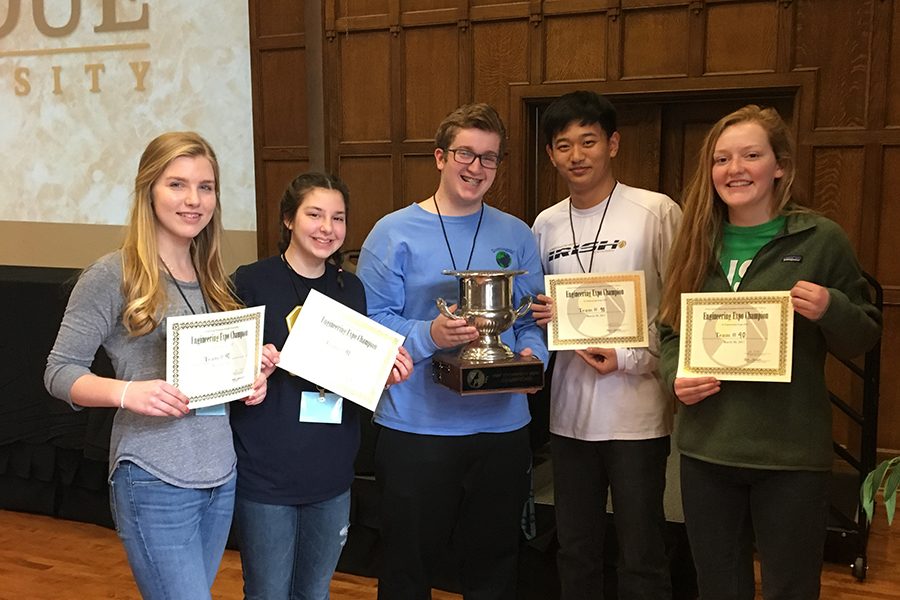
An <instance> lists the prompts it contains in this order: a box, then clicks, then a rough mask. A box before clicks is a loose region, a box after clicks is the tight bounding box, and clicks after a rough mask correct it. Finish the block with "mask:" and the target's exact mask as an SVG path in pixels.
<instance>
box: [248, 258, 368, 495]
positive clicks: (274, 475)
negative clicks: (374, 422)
mask: <svg viewBox="0 0 900 600" xmlns="http://www.w3.org/2000/svg"><path fill="white" fill-rule="evenodd" d="M342 277H343V281H344V286H343V288H342V287H340V286H339V285H338V282H337V269H336V268H335V267H334V266H333V265H331V264H328V265H327V267H326V271H325V274H324V275H323V276H322V277H320V278H318V279H306V278H303V277H300V276H299V275H297V274H295V273H294V272H292V271H291V270H290V269H289V268H288V266H287V265H286V264H285V263H284V261H282V259H281V257H280V256H273V257H271V258H266V259H263V260H260V261H258V262H256V263H253V264H252V265H245V266H243V267H240V268H239V269H238V270H237V272H236V273H235V286H236V288H237V293H238V296H239V297H240V298H241V300H242V301H243V302H244V303H245V304H246V305H247V306H259V305H261V304H264V305H265V306H266V320H265V331H264V334H263V340H264V343H267V344H274V345H275V347H276V348H278V349H279V350H281V348H282V347H283V346H284V342H285V340H286V339H287V335H288V329H287V323H286V322H285V317H286V316H287V314H288V313H289V312H290V311H291V310H293V309H294V307H295V306H297V305H298V304H302V303H303V302H305V301H306V296H307V295H308V294H309V289H310V287H312V288H314V289H316V290H317V291H319V292H322V293H323V294H326V295H327V296H329V297H330V298H333V299H334V300H337V301H338V302H340V303H342V304H344V305H346V306H349V307H350V308H352V309H354V310H356V311H358V312H360V313H362V314H366V296H365V292H364V290H363V286H362V283H360V281H359V279H357V278H356V276H355V275H353V274H352V273H347V272H344V273H343V274H342ZM298 296H299V297H298ZM309 343H311V344H314V343H315V340H310V341H309ZM347 376H348V377H352V376H353V374H352V373H348V374H347ZM315 390H316V386H315V385H314V384H312V383H310V382H309V381H306V380H305V379H301V378H299V377H295V376H293V375H291V374H289V373H288V372H287V371H284V370H282V369H276V370H275V372H274V373H273V374H272V375H271V377H269V382H268V391H267V394H266V399H265V401H264V402H263V403H262V404H260V405H258V406H245V405H243V404H241V403H239V402H235V403H234V404H233V405H232V409H231V426H232V430H233V431H234V446H235V452H236V453H237V461H238V483H237V494H238V495H239V496H241V497H242V498H245V499H247V500H250V501H252V502H261V503H264V504H279V505H297V504H307V503H312V502H320V501H322V500H327V499H330V498H333V497H335V496H337V495H339V494H342V493H343V492H345V491H347V490H348V489H349V488H350V484H351V483H352V481H353V461H354V459H355V458H356V453H357V450H358V449H359V415H358V411H363V412H366V411H364V409H361V408H359V407H357V406H356V405H355V404H353V403H352V402H350V401H349V400H345V401H344V403H343V420H342V422H341V423H340V424H339V425H338V424H323V423H300V422H299V420H298V418H299V415H300V394H301V392H303V391H315Z"/></svg>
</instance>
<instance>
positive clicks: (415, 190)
mask: <svg viewBox="0 0 900 600" xmlns="http://www.w3.org/2000/svg"><path fill="white" fill-rule="evenodd" d="M438 183H440V174H439V171H438V170H437V166H435V162H434V155H433V154H429V155H427V156H420V155H405V156H404V157H403V181H402V185H403V192H402V194H401V195H400V196H397V197H395V198H394V208H403V207H404V206H406V205H408V204H412V203H413V202H419V201H421V200H424V199H425V198H428V197H430V196H431V195H432V194H433V193H434V192H435V191H436V190H437V187H438Z"/></svg>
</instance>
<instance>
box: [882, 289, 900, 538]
mask: <svg viewBox="0 0 900 600" xmlns="http://www.w3.org/2000/svg"><path fill="white" fill-rule="evenodd" d="M894 281H895V282H896V280H894ZM883 326H884V331H885V332H887V333H885V335H884V336H883V339H882V342H881V403H880V405H879V407H878V423H879V427H878V447H879V448H885V449H888V448H890V449H891V450H890V453H891V454H892V455H896V454H897V452H898V451H900V426H898V424H900V402H898V401H897V390H900V369H898V368H897V365H900V346H898V345H897V344H896V343H895V340H896V339H897V337H896V332H898V331H900V308H898V307H897V305H896V303H895V304H894V305H892V306H887V307H885V310H884V324H883ZM891 332H894V334H893V335H892V334H891ZM895 527H896V526H895Z"/></svg>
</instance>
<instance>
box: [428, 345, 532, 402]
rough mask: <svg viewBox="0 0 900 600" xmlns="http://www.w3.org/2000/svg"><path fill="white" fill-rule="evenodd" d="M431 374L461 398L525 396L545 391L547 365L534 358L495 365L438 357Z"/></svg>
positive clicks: (521, 357)
mask: <svg viewBox="0 0 900 600" xmlns="http://www.w3.org/2000/svg"><path fill="white" fill-rule="evenodd" d="M431 374H432V378H433V379H434V381H435V383H440V384H441V385H444V386H446V387H448V388H450V389H451V390H454V391H455V392H457V393H459V394H460V395H461V396H471V395H475V394H495V393H501V392H524V391H526V390H534V389H538V388H542V387H544V363H542V362H541V361H540V360H539V359H537V358H535V357H534V356H519V355H516V356H514V357H513V358H506V359H501V360H498V361H495V362H471V361H463V360H461V359H460V358H459V357H458V356H457V355H456V354H452V353H442V354H435V355H434V356H433V357H432V359H431Z"/></svg>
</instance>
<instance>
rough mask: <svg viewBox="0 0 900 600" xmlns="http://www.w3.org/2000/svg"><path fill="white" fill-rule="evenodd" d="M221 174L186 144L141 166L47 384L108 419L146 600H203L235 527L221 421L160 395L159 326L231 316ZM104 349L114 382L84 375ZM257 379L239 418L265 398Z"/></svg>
mask: <svg viewBox="0 0 900 600" xmlns="http://www.w3.org/2000/svg"><path fill="white" fill-rule="evenodd" d="M221 212H222V209H221V205H220V203H219V168H218V162H217V160H216V156H215V153H214V152H213V150H212V148H211V147H210V146H209V144H208V143H207V142H206V140H204V139H203V138H202V137H200V136H199V135H197V134H196V133H191V132H172V133H166V134H163V135H161V136H159V137H157V138H156V139H154V140H153V141H152V142H150V144H149V145H148V146H147V148H146V150H145V151H144V153H143V155H142V156H141V160H140V165H139V168H138V174H137V177H136V178H135V189H134V202H133V204H132V207H131V212H130V216H129V221H128V225H127V227H126V236H125V242H124V244H123V246H122V248H121V249H119V250H117V251H116V252H113V253H111V254H108V255H107V256H104V257H103V258H101V259H100V260H98V261H97V262H96V263H94V264H93V265H91V266H90V267H88V268H87V269H86V270H85V271H84V273H83V274H82V275H81V277H80V278H79V280H78V283H77V284H76V285H75V288H74V289H73V291H72V295H71V297H70V299H69V304H68V306H67V308H66V312H65V315H64V316H63V321H62V324H61V325H60V330H59V334H58V336H57V339H56V343H55V344H54V347H53V350H52V351H51V353H50V356H49V358H48V360H47V370H46V373H45V375H44V382H45V385H46V386H47V389H48V390H49V391H50V393H51V394H53V395H54V396H56V397H58V398H61V399H63V400H65V401H66V402H68V403H69V404H70V405H71V406H72V408H74V409H76V410H80V409H81V408H82V407H114V408H118V409H119V410H118V412H117V413H116V416H115V420H114V422H113V429H112V436H111V439H110V458H109V464H110V476H109V482H110V504H111V508H112V513H113V519H114V520H115V522H116V529H117V531H118V534H119V537H120V538H121V539H122V541H123V543H124V545H125V550H126V552H127V554H128V561H129V563H130V565H131V569H132V572H133V574H134V577H135V580H136V581H137V585H138V588H139V589H140V592H141V595H142V596H143V597H144V598H145V599H156V598H166V599H168V600H172V599H182V598H183V599H185V600H188V599H190V600H198V599H203V598H210V592H209V590H210V587H211V585H212V582H213V579H214V577H215V575H216V572H217V571H218V568H219V562H220V561H221V558H222V553H223V552H224V550H225V542H226V540H227V538H228V532H229V529H230V527H231V515H232V511H233V506H234V486H235V454H234V448H233V445H232V436H231V429H230V427H229V424H228V416H227V414H225V413H223V414H219V415H212V414H208V415H203V414H197V413H198V411H191V410H189V409H188V405H187V404H188V398H187V396H185V395H184V394H183V393H182V392H181V391H179V390H178V389H177V388H175V387H173V386H172V385H170V384H168V383H166V381H165V364H166V341H165V320H166V318H167V317H169V316H178V315H186V314H199V313H204V312H216V311H224V310H230V309H234V308H239V304H238V302H237V301H236V300H235V298H234V296H233V295H232V292H231V288H230V284H229V282H228V278H227V277H226V275H225V271H224V268H223V266H222V261H221V256H220V248H219V246H220V239H221V235H222V219H221ZM100 346H102V347H103V348H104V350H106V353H107V354H108V355H109V357H110V359H111V360H112V364H113V367H114V369H115V373H116V374H115V378H106V377H100V376H98V375H94V374H93V373H91V372H90V370H89V368H90V365H91V362H92V361H93V358H94V354H95V353H96V352H97V349H98V348H99V347H100ZM271 350H272V349H265V350H264V358H263V364H262V373H261V374H260V376H259V377H258V378H257V380H256V382H255V383H254V386H253V390H252V392H251V394H250V396H249V397H248V398H246V399H245V403H246V404H251V405H252V404H258V403H259V402H262V401H263V399H264V398H265V395H266V377H267V375H268V374H269V373H271V371H272V370H273V369H274V365H273V363H272V361H271V356H272V355H271V354H270V352H271Z"/></svg>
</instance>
